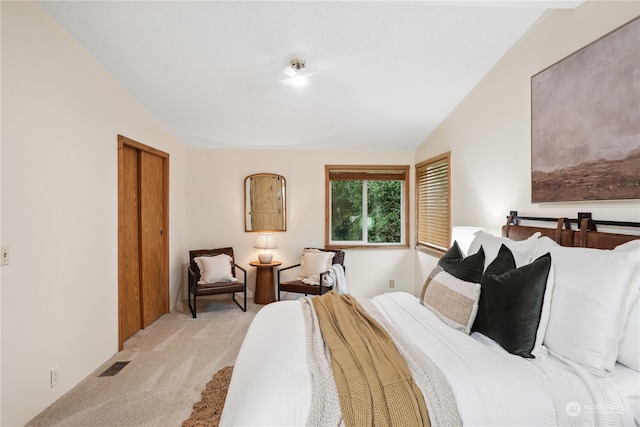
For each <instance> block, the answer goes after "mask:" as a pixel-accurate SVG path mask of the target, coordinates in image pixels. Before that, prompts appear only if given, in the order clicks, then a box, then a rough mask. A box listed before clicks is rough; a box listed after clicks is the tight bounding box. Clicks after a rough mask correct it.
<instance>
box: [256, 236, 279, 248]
mask: <svg viewBox="0 0 640 427" xmlns="http://www.w3.org/2000/svg"><path fill="white" fill-rule="evenodd" d="M253 247H254V248H257V249H275V248H277V246H276V239H275V238H274V237H273V234H272V233H260V234H259V235H258V238H257V239H256V244H255V245H253Z"/></svg>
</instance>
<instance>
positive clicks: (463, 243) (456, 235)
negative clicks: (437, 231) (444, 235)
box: [451, 227, 484, 255]
mask: <svg viewBox="0 0 640 427" xmlns="http://www.w3.org/2000/svg"><path fill="white" fill-rule="evenodd" d="M478 231H484V228H480V227H453V228H452V229H451V244H453V242H454V241H456V242H458V246H459V247H460V250H461V251H462V252H463V253H464V254H465V255H467V252H468V251H469V246H470V245H471V242H472V241H473V239H474V237H475V236H474V234H475V233H476V232H478Z"/></svg>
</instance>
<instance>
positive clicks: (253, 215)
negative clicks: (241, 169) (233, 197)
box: [244, 173, 287, 231]
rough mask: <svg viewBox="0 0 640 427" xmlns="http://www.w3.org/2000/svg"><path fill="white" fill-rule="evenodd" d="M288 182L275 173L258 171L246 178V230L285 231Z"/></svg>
mask: <svg viewBox="0 0 640 427" xmlns="http://www.w3.org/2000/svg"><path fill="white" fill-rule="evenodd" d="M285 190H286V183H285V180H284V177H283V176H281V175H276V174H273V173H257V174H254V175H249V176H248V177H246V178H245V180H244V231H285V230H286V229H287V215H286V213H287V212H286V205H287V204H286V198H285V194H286V191H285Z"/></svg>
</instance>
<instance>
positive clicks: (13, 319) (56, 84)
mask: <svg viewBox="0 0 640 427" xmlns="http://www.w3.org/2000/svg"><path fill="white" fill-rule="evenodd" d="M1 7H2V107H3V108H2V146H1V147H2V166H1V172H2V189H1V195H2V201H1V203H2V227H1V230H2V231H1V233H2V234H1V236H2V245H9V246H10V247H11V264H10V265H7V266H3V267H2V269H1V278H2V289H1V315H2V320H1V325H2V326H1V327H2V331H1V333H2V356H1V362H2V404H1V407H2V419H1V421H0V424H2V425H6V426H10V425H11V426H14V425H22V424H24V423H26V422H27V421H29V420H30V419H31V418H33V417H34V416H35V415H37V414H38V413H39V412H40V411H42V410H43V409H44V408H45V407H47V406H48V405H49V404H51V403H52V402H53V401H55V400H56V399H57V398H58V397H60V396H61V395H62V394H63V393H65V392H66V391H68V390H69V389H70V388H71V387H72V386H74V385H76V384H77V383H78V382H79V381H80V380H82V379H83V378H84V377H86V376H87V375H88V374H90V373H91V372H92V371H93V370H94V369H96V368H97V367H98V366H99V365H100V364H102V363H103V362H104V361H105V360H107V359H108V358H109V357H111V356H112V355H113V354H114V353H116V352H117V350H118V312H117V309H118V305H117V294H118V292H117V289H118V285H117V283H118V274H117V259H118V258H117V253H118V252H117V236H118V205H117V135H118V134H123V135H126V136H128V137H130V138H132V139H135V140H137V141H139V142H142V143H145V144H148V145H151V146H153V147H155V148H158V149H160V150H163V151H166V152H168V153H169V154H170V156H171V160H170V162H171V163H170V164H171V180H170V185H171V206H170V215H171V217H170V221H171V235H170V238H171V245H170V251H171V254H170V257H171V267H172V268H171V272H170V275H171V295H172V305H173V304H175V301H176V298H177V296H178V289H179V285H180V281H181V271H180V264H181V261H182V258H183V253H184V246H183V232H184V195H183V190H184V162H185V150H184V148H182V147H181V146H180V144H178V143H177V141H175V140H174V139H173V137H171V135H170V134H169V133H168V132H167V131H166V130H165V129H164V128H163V127H162V126H161V125H160V124H159V123H158V122H157V120H156V119H155V118H154V117H152V116H151V115H150V114H149V113H148V112H147V111H146V110H145V109H144V108H142V106H141V105H140V104H139V103H138V102H137V101H136V100H135V99H134V98H133V97H132V96H131V95H130V94H129V93H128V92H127V91H126V90H125V89H124V88H123V87H122V86H121V85H120V84H118V83H117V82H116V81H115V80H114V78H113V77H112V76H111V75H109V74H108V73H107V72H106V71H105V70H104V69H103V68H102V67H101V66H100V65H99V64H98V63H97V62H96V61H95V60H94V58H93V57H91V56H90V55H89V54H88V53H87V52H86V51H85V50H84V49H83V48H82V47H81V46H80V45H79V44H78V43H77V42H76V41H75V40H73V39H72V38H71V37H70V36H69V35H68V34H67V33H66V32H65V31H64V30H63V29H62V28H61V27H60V26H59V25H58V24H57V22H55V21H54V20H53V19H52V18H51V17H50V16H49V15H48V14H47V13H46V12H45V11H44V10H43V9H42V8H41V7H40V5H39V4H38V3H36V2H2V3H1ZM54 366H56V367H58V369H59V382H58V385H57V386H56V387H54V388H50V385H49V371H50V369H51V368H52V367H54Z"/></svg>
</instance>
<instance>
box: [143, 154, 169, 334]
mask: <svg viewBox="0 0 640 427" xmlns="http://www.w3.org/2000/svg"><path fill="white" fill-rule="evenodd" d="M140 155H141V158H140V160H141V161H140V165H141V167H140V228H141V230H140V231H141V250H140V267H141V273H142V274H141V279H142V280H141V289H142V295H143V298H142V327H143V328H146V327H147V326H148V325H149V324H151V323H152V322H153V321H154V320H156V319H157V318H158V317H160V316H162V315H163V314H164V313H167V312H168V306H169V303H168V289H167V288H166V287H165V286H163V285H164V283H165V281H164V278H165V276H166V273H165V269H166V265H165V262H164V259H165V250H164V248H165V232H164V212H165V205H164V194H165V189H164V159H163V158H162V157H159V156H156V155H155V154H151V153H148V152H145V151H141V152H140Z"/></svg>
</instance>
